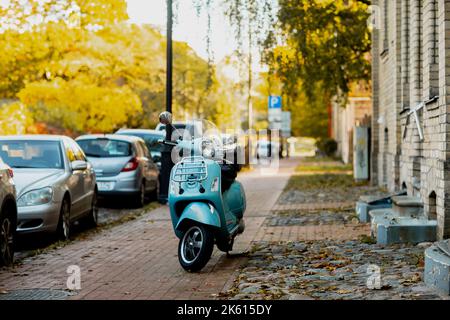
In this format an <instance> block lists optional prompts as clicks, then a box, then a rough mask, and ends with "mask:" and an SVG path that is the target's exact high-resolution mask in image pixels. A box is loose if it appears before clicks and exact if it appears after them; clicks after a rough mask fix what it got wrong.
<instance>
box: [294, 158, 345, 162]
mask: <svg viewBox="0 0 450 320" xmlns="http://www.w3.org/2000/svg"><path fill="white" fill-rule="evenodd" d="M301 161H302V163H313V162H321V163H326V162H336V161H341V159H339V158H338V157H304V158H302V160H301Z"/></svg>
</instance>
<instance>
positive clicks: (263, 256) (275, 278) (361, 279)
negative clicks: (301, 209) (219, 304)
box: [223, 240, 441, 300]
mask: <svg viewBox="0 0 450 320" xmlns="http://www.w3.org/2000/svg"><path fill="white" fill-rule="evenodd" d="M423 250H424V246H415V247H408V246H391V247H382V246H378V245H370V244H366V243H361V242H360V241H358V240H353V241H336V240H318V241H301V242H288V243H287V242H281V243H273V242H272V243H270V242H258V243H257V244H256V245H255V247H254V249H253V251H252V254H251V255H250V260H249V261H248V264H247V266H246V267H245V268H244V269H243V270H242V272H241V274H240V275H239V277H238V279H237V281H236V285H235V286H234V287H233V288H232V289H231V290H229V291H228V292H227V293H226V294H224V295H223V296H224V297H227V296H228V297H230V298H231V299H257V300H260V299H287V300H304V299H327V300H350V299H351V300H353V299H371V300H381V299H383V300H384V299H421V300H424V299H427V300H428V299H440V298H441V297H440V296H439V295H438V294H436V293H435V292H433V291H431V290H430V289H428V288H427V287H425V286H424V284H423V282H422V273H423ZM378 274H379V275H380V278H378ZM377 279H380V282H379V283H377V282H376V280H377Z"/></svg>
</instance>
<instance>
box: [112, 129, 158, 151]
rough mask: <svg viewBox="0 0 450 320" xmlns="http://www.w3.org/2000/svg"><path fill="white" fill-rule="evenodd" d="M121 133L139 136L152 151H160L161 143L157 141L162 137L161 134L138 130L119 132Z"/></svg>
mask: <svg viewBox="0 0 450 320" xmlns="http://www.w3.org/2000/svg"><path fill="white" fill-rule="evenodd" d="M119 134H121V135H127V136H133V137H138V138H141V139H142V140H144V141H145V144H146V145H147V148H148V149H149V150H150V151H152V152H161V147H162V145H161V143H159V142H158V140H159V139H164V136H163V135H152V134H147V133H140V132H127V131H124V132H120V133H119Z"/></svg>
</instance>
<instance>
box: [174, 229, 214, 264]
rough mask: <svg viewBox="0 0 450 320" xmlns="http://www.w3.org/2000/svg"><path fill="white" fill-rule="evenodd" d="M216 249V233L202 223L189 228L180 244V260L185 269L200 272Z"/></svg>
mask: <svg viewBox="0 0 450 320" xmlns="http://www.w3.org/2000/svg"><path fill="white" fill-rule="evenodd" d="M213 250H214V234H213V232H212V231H211V229H210V228H207V227H205V226H202V225H198V226H193V227H191V228H189V229H188V230H187V231H186V233H185V234H184V235H183V237H182V238H181V239H180V242H179V245H178V260H179V262H180V265H181V266H182V267H183V269H184V270H186V271H188V272H198V271H200V270H201V269H203V267H205V266H206V264H207V263H208V261H209V259H210V258H211V255H212V252H213Z"/></svg>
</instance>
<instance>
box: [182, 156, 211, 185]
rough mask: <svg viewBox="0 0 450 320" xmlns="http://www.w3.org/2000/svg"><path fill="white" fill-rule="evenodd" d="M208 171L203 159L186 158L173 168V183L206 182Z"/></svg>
mask: <svg viewBox="0 0 450 320" xmlns="http://www.w3.org/2000/svg"><path fill="white" fill-rule="evenodd" d="M207 177H208V170H207V167H206V163H205V159H204V158H203V157H187V158H184V159H183V160H181V162H180V163H178V164H177V166H176V167H175V173H174V175H173V180H174V181H175V182H199V181H203V180H206V178H207Z"/></svg>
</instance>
